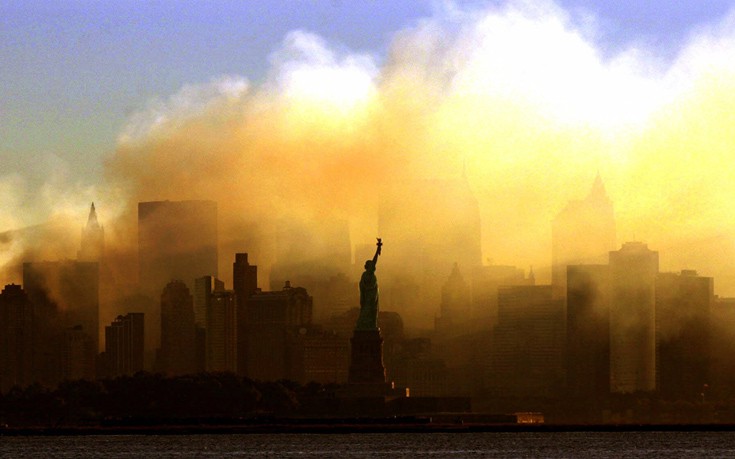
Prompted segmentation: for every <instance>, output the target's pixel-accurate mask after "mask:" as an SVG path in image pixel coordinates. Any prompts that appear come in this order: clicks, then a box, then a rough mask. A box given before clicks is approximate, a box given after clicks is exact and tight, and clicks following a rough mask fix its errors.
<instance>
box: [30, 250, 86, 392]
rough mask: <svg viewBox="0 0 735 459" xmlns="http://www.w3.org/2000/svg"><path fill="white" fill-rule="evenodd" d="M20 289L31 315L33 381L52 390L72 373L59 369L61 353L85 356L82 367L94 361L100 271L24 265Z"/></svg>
mask: <svg viewBox="0 0 735 459" xmlns="http://www.w3.org/2000/svg"><path fill="white" fill-rule="evenodd" d="M23 285H24V287H25V291H26V293H27V294H28V298H29V299H30V301H31V302H32V304H33V310H34V328H35V330H34V345H33V348H34V379H35V380H36V381H38V382H40V383H42V384H45V385H49V386H53V385H55V384H56V383H58V382H59V381H61V380H62V379H64V378H65V377H67V376H68V375H69V374H70V373H69V371H71V370H69V368H71V367H63V365H62V363H63V358H64V356H63V355H62V354H61V353H68V352H72V350H73V352H83V353H87V354H88V355H87V354H85V357H84V358H83V360H84V361H85V362H90V361H91V362H94V361H95V359H96V356H97V352H98V349H99V266H98V264H97V263H95V262H80V261H71V260H65V261H46V262H33V263H24V264H23ZM83 336H86V338H83ZM81 342H86V343H88V346H87V345H85V346H82V345H81V344H80V343H81ZM83 349H86V350H83ZM75 371H76V370H75ZM75 374H77V373H75Z"/></svg>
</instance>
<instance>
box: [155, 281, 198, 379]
mask: <svg viewBox="0 0 735 459" xmlns="http://www.w3.org/2000/svg"><path fill="white" fill-rule="evenodd" d="M195 342H196V332H195V325H194V301H193V299H192V296H191V294H190V293H189V289H188V288H187V287H186V284H184V283H183V282H181V281H171V282H169V283H168V285H166V287H165V288H164V289H163V293H162V294H161V350H160V354H159V357H160V367H161V368H162V369H163V370H164V371H165V372H166V373H168V374H171V375H182V374H188V373H193V372H194V371H196V345H195Z"/></svg>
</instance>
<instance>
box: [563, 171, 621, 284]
mask: <svg viewBox="0 0 735 459" xmlns="http://www.w3.org/2000/svg"><path fill="white" fill-rule="evenodd" d="M615 247H616V243H615V214H614V212H613V205H612V201H610V198H608V197H607V193H606V192H605V186H604V185H603V184H602V179H601V178H600V174H597V177H595V182H594V184H593V185H592V190H590V193H589V195H587V197H586V198H585V199H583V200H581V201H570V202H569V204H567V206H566V207H565V208H564V210H562V211H561V212H560V213H559V214H558V215H557V216H556V218H554V221H553V222H552V227H551V285H552V286H553V287H554V297H555V298H563V297H564V293H565V292H566V272H567V269H566V266H567V265H587V264H602V263H606V262H607V254H608V253H609V252H610V251H612V250H615Z"/></svg>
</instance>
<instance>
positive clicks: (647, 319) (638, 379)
mask: <svg viewBox="0 0 735 459" xmlns="http://www.w3.org/2000/svg"><path fill="white" fill-rule="evenodd" d="M657 274H658V252H654V251H652V250H650V249H649V248H648V246H647V245H646V244H643V243H641V242H626V243H625V244H623V246H622V248H621V249H620V250H617V251H613V252H610V390H611V391H612V392H616V393H632V392H641V391H654V390H656V276H657Z"/></svg>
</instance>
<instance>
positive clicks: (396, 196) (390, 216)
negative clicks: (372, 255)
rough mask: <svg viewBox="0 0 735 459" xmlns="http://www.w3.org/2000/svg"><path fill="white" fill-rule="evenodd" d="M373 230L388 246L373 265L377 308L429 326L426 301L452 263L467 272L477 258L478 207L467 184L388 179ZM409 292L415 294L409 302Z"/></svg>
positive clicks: (435, 300)
mask: <svg viewBox="0 0 735 459" xmlns="http://www.w3.org/2000/svg"><path fill="white" fill-rule="evenodd" d="M406 196H410V197H411V199H406ZM378 232H379V234H380V237H381V238H383V240H384V241H385V244H386V247H390V252H386V254H388V253H389V254H390V255H386V257H385V259H384V260H381V262H380V267H379V269H380V273H381V274H380V275H381V298H380V302H381V307H382V308H385V309H389V310H394V311H397V312H399V313H401V315H403V317H404V319H406V320H407V322H410V323H412V324H413V325H414V326H417V327H423V328H431V327H433V325H434V324H433V319H434V317H433V316H434V311H433V309H432V308H428V307H426V305H432V304H433V305H436V304H439V302H440V299H441V286H442V285H443V283H444V281H445V279H446V275H447V273H448V272H451V270H452V266H454V263H458V264H459V266H460V267H461V269H462V272H463V273H466V275H468V276H469V275H470V274H471V273H473V271H474V270H475V269H476V268H478V267H479V266H480V264H481V260H482V254H481V245H480V210H479V206H478V203H477V199H476V198H475V196H474V194H473V192H472V190H471V189H470V186H469V183H468V182H467V180H466V178H465V177H462V178H461V179H456V180H407V181H404V182H401V183H395V184H393V185H392V186H391V187H390V188H388V189H386V190H385V191H384V193H383V194H382V195H381V197H380V203H379V209H378ZM359 261H360V260H358V262H359ZM363 261H364V260H363ZM399 286H405V287H406V288H408V289H409V292H404V291H402V289H400V288H399ZM413 286H417V287H418V290H415V287H413ZM411 292H413V293H417V294H418V298H416V299H415V300H413V301H411ZM407 300H409V301H410V302H407Z"/></svg>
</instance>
